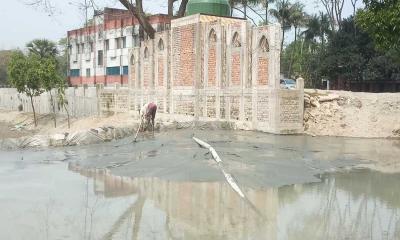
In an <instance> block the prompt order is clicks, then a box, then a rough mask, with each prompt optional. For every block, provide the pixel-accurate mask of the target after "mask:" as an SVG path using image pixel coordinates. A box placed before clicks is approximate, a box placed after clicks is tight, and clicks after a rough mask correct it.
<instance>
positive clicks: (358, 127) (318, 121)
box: [304, 89, 400, 138]
mask: <svg viewBox="0 0 400 240" xmlns="http://www.w3.org/2000/svg"><path fill="white" fill-rule="evenodd" d="M304 100H305V112H304V130H305V133H307V134H310V135H316V136H346V137H363V138H399V137H400V93H363V92H346V91H329V92H327V91H323V90H314V89H307V90H305V99H304Z"/></svg>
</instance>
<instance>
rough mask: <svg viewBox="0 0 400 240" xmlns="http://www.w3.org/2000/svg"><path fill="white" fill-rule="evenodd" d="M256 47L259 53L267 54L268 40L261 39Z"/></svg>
mask: <svg viewBox="0 0 400 240" xmlns="http://www.w3.org/2000/svg"><path fill="white" fill-rule="evenodd" d="M258 47H259V48H260V50H261V52H263V53H267V52H269V43H268V39H267V38H266V37H265V36H262V37H261V39H260V42H259V44H258Z"/></svg>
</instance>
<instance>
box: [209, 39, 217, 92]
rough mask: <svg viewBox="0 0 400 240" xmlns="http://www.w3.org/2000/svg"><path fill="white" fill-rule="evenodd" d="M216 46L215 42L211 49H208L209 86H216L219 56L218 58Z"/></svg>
mask: <svg viewBox="0 0 400 240" xmlns="http://www.w3.org/2000/svg"><path fill="white" fill-rule="evenodd" d="M216 52H217V49H216V46H215V45H214V44H211V45H210V49H209V51H208V86H210V87H211V86H215V85H216V79H217V72H216V67H217V58H216Z"/></svg>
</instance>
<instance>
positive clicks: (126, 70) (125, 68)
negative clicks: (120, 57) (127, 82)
mask: <svg viewBox="0 0 400 240" xmlns="http://www.w3.org/2000/svg"><path fill="white" fill-rule="evenodd" d="M128 71H129V70H128V66H123V67H122V75H128Z"/></svg>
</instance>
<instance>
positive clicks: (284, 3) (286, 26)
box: [269, 0, 292, 51]
mask: <svg viewBox="0 0 400 240" xmlns="http://www.w3.org/2000/svg"><path fill="white" fill-rule="evenodd" d="M290 8H291V4H290V3H289V1H288V0H279V1H277V2H276V9H270V10H269V12H270V13H271V15H272V16H273V17H275V18H276V20H277V21H278V22H279V23H280V24H281V27H282V41H281V51H282V50H283V43H284V41H285V33H286V31H289V30H290V28H291V27H292V24H291V22H290V20H291V19H290V14H291V12H290V11H291V9H290Z"/></svg>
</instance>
